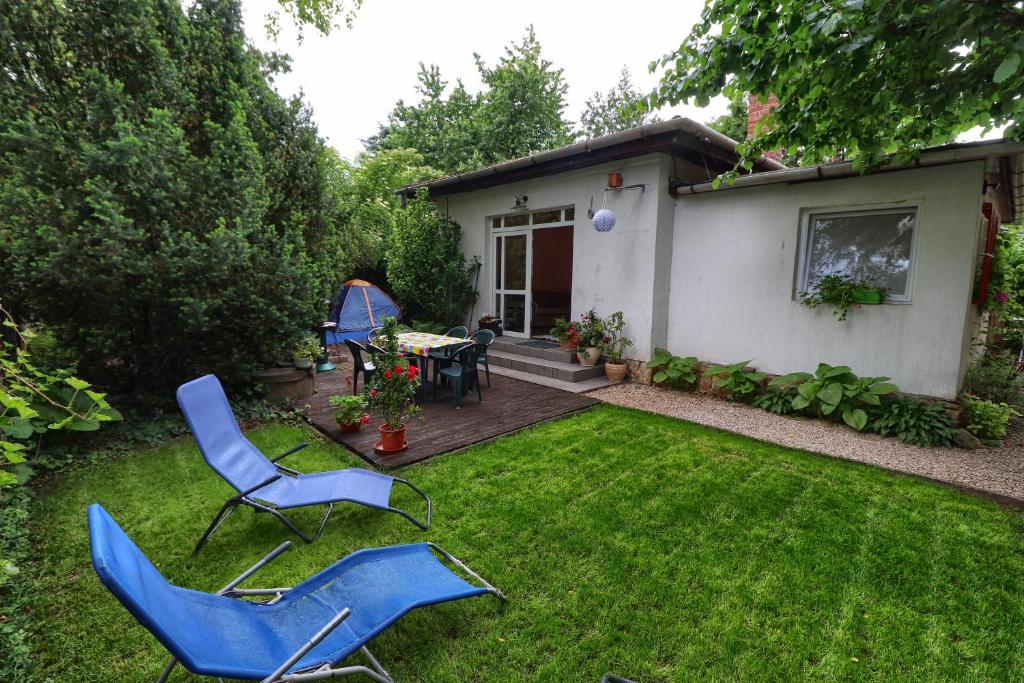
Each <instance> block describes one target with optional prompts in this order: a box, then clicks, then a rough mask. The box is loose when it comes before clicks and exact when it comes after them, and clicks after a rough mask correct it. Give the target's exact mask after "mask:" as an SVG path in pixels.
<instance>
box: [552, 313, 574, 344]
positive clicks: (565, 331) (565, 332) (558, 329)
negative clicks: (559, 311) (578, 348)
mask: <svg viewBox="0 0 1024 683" xmlns="http://www.w3.org/2000/svg"><path fill="white" fill-rule="evenodd" d="M575 329H576V328H575V327H574V326H573V324H572V323H571V322H569V321H568V320H566V319H565V318H555V326H554V327H552V328H551V330H550V331H549V332H548V334H550V335H551V336H552V337H555V338H557V339H566V340H567V339H570V338H571V337H572V333H573V331H574V330H575Z"/></svg>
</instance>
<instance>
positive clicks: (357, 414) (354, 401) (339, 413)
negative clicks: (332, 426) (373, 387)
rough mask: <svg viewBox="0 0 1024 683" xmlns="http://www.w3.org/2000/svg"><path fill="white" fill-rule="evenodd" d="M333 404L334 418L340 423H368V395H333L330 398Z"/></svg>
mask: <svg viewBox="0 0 1024 683" xmlns="http://www.w3.org/2000/svg"><path fill="white" fill-rule="evenodd" d="M328 400H329V401H330V402H331V406H332V407H333V408H335V411H334V419H335V420H337V421H338V423H339V424H358V423H363V424H366V423H367V422H369V416H368V415H367V414H366V397H365V396H362V395H356V396H352V395H351V394H348V395H345V396H331V398H330V399H328Z"/></svg>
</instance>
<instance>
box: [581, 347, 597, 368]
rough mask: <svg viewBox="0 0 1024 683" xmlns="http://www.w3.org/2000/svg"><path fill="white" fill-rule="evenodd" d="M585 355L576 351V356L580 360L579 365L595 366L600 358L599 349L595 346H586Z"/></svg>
mask: <svg viewBox="0 0 1024 683" xmlns="http://www.w3.org/2000/svg"><path fill="white" fill-rule="evenodd" d="M584 351H586V354H585V355H584V353H583V352H582V351H577V352H576V356H577V357H578V358H579V359H580V365H597V361H598V360H599V359H600V358H601V349H599V348H597V347H596V346H588V347H587V348H586V349H584Z"/></svg>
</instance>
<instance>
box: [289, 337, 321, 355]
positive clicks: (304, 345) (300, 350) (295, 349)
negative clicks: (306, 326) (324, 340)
mask: <svg viewBox="0 0 1024 683" xmlns="http://www.w3.org/2000/svg"><path fill="white" fill-rule="evenodd" d="M323 351H324V348H323V347H322V346H320V337H318V336H317V335H316V334H314V333H313V332H303V333H302V334H301V335H299V338H298V340H297V341H296V342H295V345H294V346H292V358H309V359H310V360H316V359H317V358H319V357H320V354H321V353H323Z"/></svg>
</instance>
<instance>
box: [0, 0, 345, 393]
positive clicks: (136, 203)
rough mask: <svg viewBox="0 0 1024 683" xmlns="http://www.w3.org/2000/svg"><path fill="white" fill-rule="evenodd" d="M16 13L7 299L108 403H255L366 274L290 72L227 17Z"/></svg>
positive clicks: (1, 278) (6, 182) (1, 112)
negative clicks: (265, 371) (258, 384)
mask: <svg viewBox="0 0 1024 683" xmlns="http://www.w3.org/2000/svg"><path fill="white" fill-rule="evenodd" d="M10 11H11V16H5V19H6V21H4V22H0V32H2V33H3V38H4V44H6V45H8V46H10V49H11V51H12V52H11V54H19V55H22V56H23V57H24V59H22V60H20V61H19V64H18V67H17V70H18V75H17V77H11V78H8V79H6V80H5V81H4V83H5V85H4V86H3V87H4V91H3V93H4V95H3V97H0V140H3V144H2V146H0V296H2V297H3V298H4V300H5V301H6V302H7V303H8V304H9V307H10V308H11V310H13V311H14V312H15V314H16V315H17V317H18V318H19V320H24V321H29V322H32V323H35V322H42V323H45V324H46V325H48V326H49V327H50V328H51V329H52V330H53V332H54V333H55V335H56V338H57V339H58V340H59V341H60V344H61V345H62V347H63V348H66V349H70V350H72V351H73V352H74V356H75V359H76V361H77V365H78V370H79V372H81V373H82V374H83V375H84V376H87V377H89V378H90V379H91V380H92V381H94V382H95V383H97V384H98V385H101V386H104V387H106V388H108V389H111V390H119V391H123V392H125V393H130V394H131V395H132V396H133V397H139V396H140V394H147V393H148V394H150V395H155V396H157V397H159V398H160V399H162V400H165V401H166V400H169V398H170V397H171V396H173V391H174V389H175V387H176V386H177V385H178V384H179V383H181V382H182V381H183V380H186V379H189V378H192V377H195V376H197V375H201V374H204V373H207V372H215V373H216V374H217V375H218V376H220V378H221V379H222V380H223V381H224V382H225V384H227V385H229V386H233V387H243V386H251V385H253V384H254V383H255V381H256V380H257V379H258V377H257V375H258V372H259V371H260V369H261V368H262V367H263V365H264V363H265V362H266V361H269V360H271V359H272V358H273V357H274V355H275V354H276V353H277V352H279V351H280V350H281V349H282V348H284V347H287V345H288V344H290V343H291V342H292V341H293V335H294V334H295V333H296V331H300V330H305V329H308V328H309V327H310V325H312V324H313V323H315V322H317V321H318V320H323V316H324V315H325V314H326V312H327V311H326V308H327V307H326V304H324V303H323V302H324V300H325V299H328V298H329V297H330V296H332V295H333V294H334V293H335V292H336V291H337V290H336V287H337V285H338V284H339V283H340V280H341V279H342V278H343V277H344V276H345V274H346V269H347V268H349V267H350V266H349V264H348V262H347V260H346V259H347V257H346V252H345V244H346V239H347V237H346V235H347V234H348V232H347V231H349V230H351V228H350V227H347V225H346V224H345V222H344V221H342V220H339V212H340V200H339V199H338V198H336V197H335V196H334V195H333V194H332V193H331V191H330V186H329V183H328V177H327V176H328V174H329V172H330V154H331V152H330V150H329V149H328V148H327V147H326V146H325V144H324V142H323V141H322V140H321V139H320V138H319V136H318V134H317V130H316V127H315V125H314V123H313V122H312V118H311V112H310V111H309V110H308V109H307V108H305V107H303V106H302V103H301V101H299V100H297V99H296V100H288V101H286V100H284V99H282V98H281V97H280V96H278V95H277V94H276V93H275V91H274V89H273V87H272V86H271V83H270V79H271V78H272V77H273V74H274V73H275V72H278V71H280V69H281V68H282V67H283V66H284V65H285V62H284V61H283V60H281V59H280V58H278V57H277V56H275V55H271V54H263V53H259V52H257V51H256V50H254V49H251V48H250V47H249V46H248V45H247V43H246V38H245V33H244V31H243V30H242V24H241V12H239V11H238V8H237V7H235V6H233V5H231V4H230V3H227V4H222V3H204V2H199V3H188V9H187V13H186V12H185V11H183V10H182V5H181V4H180V3H167V2H154V1H153V0H137V1H136V2H131V3H114V4H112V5H106V4H103V3H90V2H73V3H65V2H59V3H49V2H38V1H32V2H28V1H27V2H19V3H16V6H12V7H11V8H10ZM11 27H17V29H18V30H17V31H14V30H13V29H12V28H11ZM211 74H213V75H214V76H213V77H211ZM236 393H237V392H236Z"/></svg>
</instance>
